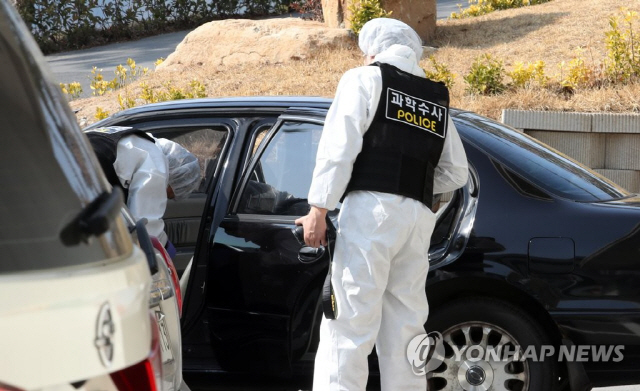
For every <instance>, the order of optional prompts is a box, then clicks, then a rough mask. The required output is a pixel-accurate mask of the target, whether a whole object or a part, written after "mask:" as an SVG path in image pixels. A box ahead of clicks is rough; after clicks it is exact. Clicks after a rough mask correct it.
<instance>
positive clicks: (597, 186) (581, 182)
mask: <svg viewBox="0 0 640 391" xmlns="http://www.w3.org/2000/svg"><path fill="white" fill-rule="evenodd" d="M455 123H456V127H457V128H458V130H459V131H460V135H461V136H462V137H463V138H464V139H465V140H466V141H467V142H470V143H472V144H474V145H475V146H476V147H477V148H479V149H480V150H483V151H484V152H485V153H487V154H488V155H490V156H491V157H492V158H493V159H495V160H496V161H498V162H500V163H502V164H504V165H506V166H507V167H509V168H510V169H512V170H513V171H514V172H516V173H517V174H519V175H520V176H522V177H524V178H526V179H527V180H529V181H530V182H531V183H533V184H535V185H536V186H538V187H539V188H541V189H544V190H546V191H547V192H549V193H551V194H554V195H556V196H559V197H562V198H566V199H570V200H573V201H579V202H597V201H609V200H613V199H620V198H625V197H629V196H630V195H631V194H630V193H628V192H627V191H626V190H624V189H622V188H621V187H620V186H618V185H616V184H615V183H613V182H611V181H609V180H608V179H606V178H605V177H603V176H601V175H599V174H597V173H596V172H594V171H592V170H591V169H589V168H588V167H585V166H583V165H582V164H580V163H578V162H576V161H575V160H573V159H571V158H570V157H568V156H566V155H564V154H562V153H561V152H559V151H556V150H554V149H553V148H551V147H549V146H547V145H545V144H543V143H541V142H539V141H537V140H535V139H534V138H532V137H530V136H528V135H526V134H524V133H521V132H518V131H517V130H514V129H512V128H510V127H508V126H506V125H503V124H501V123H499V122H495V121H492V120H490V119H487V118H482V117H479V116H477V115H474V114H467V113H464V114H461V115H459V116H457V117H456V118H455Z"/></svg>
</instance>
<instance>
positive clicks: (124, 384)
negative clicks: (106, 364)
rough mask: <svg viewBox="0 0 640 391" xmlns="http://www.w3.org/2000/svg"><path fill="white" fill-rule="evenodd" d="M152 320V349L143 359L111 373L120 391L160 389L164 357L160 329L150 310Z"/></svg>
mask: <svg viewBox="0 0 640 391" xmlns="http://www.w3.org/2000/svg"><path fill="white" fill-rule="evenodd" d="M149 318H150V321H151V351H150V352H149V356H147V358H146V359H145V360H143V361H140V362H139V363H137V364H134V365H132V366H130V367H128V368H125V369H122V370H120V371H118V372H114V373H111V374H110V376H111V380H112V381H113V383H114V384H115V385H116V387H117V388H118V391H159V390H161V388H160V387H159V385H160V384H161V382H162V357H161V353H160V330H159V329H158V323H157V321H156V318H155V316H153V314H152V313H151V312H149Z"/></svg>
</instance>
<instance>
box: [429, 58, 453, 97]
mask: <svg viewBox="0 0 640 391" xmlns="http://www.w3.org/2000/svg"><path fill="white" fill-rule="evenodd" d="M429 62H430V63H431V66H432V67H433V70H432V71H431V70H428V69H424V73H425V74H426V76H427V79H431V80H433V81H440V82H443V83H444V85H445V86H447V88H448V89H451V88H453V84H454V78H455V75H454V74H453V73H452V72H451V71H450V70H449V67H447V66H446V65H445V64H440V63H438V62H437V61H436V58H435V57H434V56H431V57H429Z"/></svg>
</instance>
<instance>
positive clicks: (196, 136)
mask: <svg viewBox="0 0 640 391" xmlns="http://www.w3.org/2000/svg"><path fill="white" fill-rule="evenodd" d="M153 134H154V136H156V137H163V138H167V139H169V140H172V141H175V142H177V143H178V144H180V145H182V146H183V147H185V148H186V149H187V150H188V151H190V152H191V153H192V154H194V155H195V157H197V158H198V163H199V164H200V171H201V178H202V179H201V182H200V186H199V187H198V188H197V189H196V190H195V191H194V193H195V194H197V193H206V191H207V186H208V184H209V182H210V181H211V178H212V177H213V173H214V172H215V170H216V168H217V165H218V160H219V157H220V153H221V151H222V147H223V146H224V143H225V140H226V138H227V134H228V129H226V127H217V126H211V127H205V128H202V127H192V128H191V127H190V128H179V129H162V130H160V131H154V132H153Z"/></svg>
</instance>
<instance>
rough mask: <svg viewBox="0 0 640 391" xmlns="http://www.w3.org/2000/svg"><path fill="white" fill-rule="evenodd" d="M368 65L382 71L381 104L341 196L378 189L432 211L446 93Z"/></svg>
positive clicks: (416, 79)
mask: <svg viewBox="0 0 640 391" xmlns="http://www.w3.org/2000/svg"><path fill="white" fill-rule="evenodd" d="M372 65H374V66H378V67H380V71H381V72H382V93H381V96H380V103H379V104H378V108H377V110H376V113H375V116H374V118H373V122H372V123H371V126H370V127H369V129H367V131H366V133H365V135H364V138H363V144H362V151H361V152H360V154H358V157H357V158H356V161H355V163H354V165H353V171H352V173H351V180H350V181H349V184H348V185H347V190H346V191H345V195H344V196H346V195H347V194H348V193H349V192H351V191H355V190H370V191H379V192H383V193H391V194H398V195H402V196H405V197H410V198H413V199H415V200H418V201H420V202H422V203H423V204H425V205H426V206H428V207H429V208H431V207H432V206H433V205H432V202H433V175H434V170H435V168H436V166H437V165H438V162H439V161H440V155H441V154H442V148H443V146H444V139H445V137H446V135H447V124H448V118H449V90H448V89H447V87H445V86H444V84H442V83H437V82H434V81H431V80H429V79H425V78H424V77H419V76H415V75H413V74H410V73H407V72H403V71H401V70H400V69H398V68H396V67H394V66H393V65H389V64H384V63H374V64H372ZM344 196H343V198H344Z"/></svg>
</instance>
